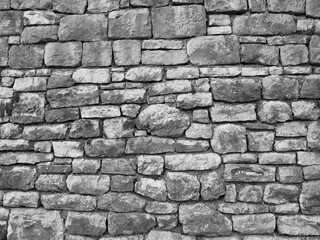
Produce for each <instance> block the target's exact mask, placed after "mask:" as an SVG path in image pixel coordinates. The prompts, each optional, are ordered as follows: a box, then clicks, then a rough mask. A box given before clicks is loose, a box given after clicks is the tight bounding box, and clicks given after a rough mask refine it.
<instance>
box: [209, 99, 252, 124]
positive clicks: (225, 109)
mask: <svg viewBox="0 0 320 240" xmlns="http://www.w3.org/2000/svg"><path fill="white" fill-rule="evenodd" d="M255 109H256V105H255V104H228V103H214V104H213V107H211V108H210V115H211V120H212V122H239V121H241V122H243V121H254V120H256V119H257V116H256V111H255Z"/></svg>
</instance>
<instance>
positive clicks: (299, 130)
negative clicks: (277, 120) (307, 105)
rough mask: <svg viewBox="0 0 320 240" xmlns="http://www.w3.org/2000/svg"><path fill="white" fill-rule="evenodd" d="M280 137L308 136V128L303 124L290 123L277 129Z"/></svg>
mask: <svg viewBox="0 0 320 240" xmlns="http://www.w3.org/2000/svg"><path fill="white" fill-rule="evenodd" d="M276 135H277V136H279V137H303V136H306V135H307V127H306V125H305V124H304V123H303V122H288V123H283V124H280V125H278V126H277V127H276Z"/></svg>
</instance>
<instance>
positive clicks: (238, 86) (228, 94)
mask: <svg viewBox="0 0 320 240" xmlns="http://www.w3.org/2000/svg"><path fill="white" fill-rule="evenodd" d="M211 91H212V94H213V98H214V99H215V100H222V101H226V102H250V101H255V100H259V99H260V98H261V83H260V80H258V79H254V78H241V79H234V78H214V79H212V80H211Z"/></svg>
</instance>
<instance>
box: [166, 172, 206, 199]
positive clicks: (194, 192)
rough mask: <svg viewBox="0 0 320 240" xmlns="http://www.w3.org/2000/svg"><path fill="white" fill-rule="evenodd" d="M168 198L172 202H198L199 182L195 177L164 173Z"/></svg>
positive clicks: (187, 174) (178, 173)
mask: <svg viewBox="0 0 320 240" xmlns="http://www.w3.org/2000/svg"><path fill="white" fill-rule="evenodd" d="M165 181H166V186H167V191H168V198H169V199H171V200H173V201H187V200H198V199H199V191H200V182H199V181H198V179H197V177H196V176H195V175H192V174H189V173H182V172H181V173H180V172H166V176H165Z"/></svg>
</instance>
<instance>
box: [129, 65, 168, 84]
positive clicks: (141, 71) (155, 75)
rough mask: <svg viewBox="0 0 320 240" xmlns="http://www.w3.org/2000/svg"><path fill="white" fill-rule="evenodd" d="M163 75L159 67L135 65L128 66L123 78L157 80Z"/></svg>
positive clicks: (142, 80)
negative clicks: (133, 66) (132, 66)
mask: <svg viewBox="0 0 320 240" xmlns="http://www.w3.org/2000/svg"><path fill="white" fill-rule="evenodd" d="M162 76H163V69H162V68H159V67H147V66H142V67H135V68H130V69H129V70H128V71H127V73H126V75H125V78H126V80H129V81H133V82H153V81H156V82H159V81H161V79H162Z"/></svg>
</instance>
